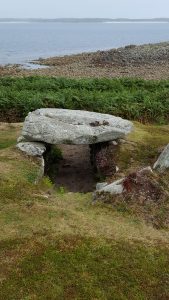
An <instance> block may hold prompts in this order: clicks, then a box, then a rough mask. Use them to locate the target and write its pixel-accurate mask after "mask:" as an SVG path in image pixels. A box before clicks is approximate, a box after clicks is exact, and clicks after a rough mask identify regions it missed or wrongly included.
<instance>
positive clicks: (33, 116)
mask: <svg viewBox="0 0 169 300" xmlns="http://www.w3.org/2000/svg"><path fill="white" fill-rule="evenodd" d="M132 129H133V124H132V122H130V121H127V120H124V119H122V118H119V117H115V116H112V115H107V114H101V113H95V112H88V111H80V110H67V109H55V108H49V109H48V108H46V109H45V108H44V109H38V110H36V111H34V112H31V113H29V114H28V116H27V117H26V119H25V122H24V125H23V130H22V136H23V137H24V138H25V139H26V140H27V141H41V142H45V143H48V144H95V143H98V142H105V141H113V140H116V139H118V138H123V137H124V136H125V135H127V134H128V133H130V132H131V131H132Z"/></svg>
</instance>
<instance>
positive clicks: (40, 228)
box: [0, 122, 169, 300]
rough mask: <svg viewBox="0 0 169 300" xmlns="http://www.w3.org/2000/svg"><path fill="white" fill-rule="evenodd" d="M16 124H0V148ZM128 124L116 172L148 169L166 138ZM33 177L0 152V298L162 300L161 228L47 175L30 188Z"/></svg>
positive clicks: (10, 151) (165, 258)
mask: <svg viewBox="0 0 169 300" xmlns="http://www.w3.org/2000/svg"><path fill="white" fill-rule="evenodd" d="M21 127H22V126H21V124H3V123H1V124H0V144H1V143H2V142H3V143H4V141H6V142H7V141H9V144H10V145H12V143H13V141H14V140H15V139H16V138H17V136H19V134H20V129H21ZM135 127H136V130H135V132H133V133H132V134H130V135H129V136H128V140H127V142H126V143H124V144H122V147H121V148H120V149H119V155H118V156H117V164H118V166H119V167H120V171H123V172H124V173H128V172H130V171H131V170H133V169H138V168H140V167H143V166H144V164H146V165H147V163H148V162H149V163H150V164H151V165H152V164H153V163H154V161H155V160H156V157H157V156H158V149H159V147H161V146H164V145H165V144H166V143H167V141H168V133H169V126H168V125H167V126H166V125H165V126H157V125H156V126H155V125H146V126H145V125H142V124H139V123H137V122H136V123H135ZM150 144H151V147H150V149H149V150H147V148H148V147H149V146H150ZM55 153H56V154H57V155H58V154H59V153H58V152H55ZM37 174H38V162H37V161H36V159H31V158H28V157H26V156H25V155H23V154H22V153H20V152H19V151H18V150H16V149H15V148H14V147H13V146H10V147H8V145H7V144H6V146H5V147H3V149H0V228H1V230H0V300H1V299H2V300H46V299H49V300H55V299H56V300H60V299H61V300H62V299H63V300H69V299H70V300H72V299H74V300H75V299H76V300H94V299H95V300H128V299H131V300H167V299H169V288H168V287H169V277H168V275H169V232H168V228H165V230H164V229H161V228H159V229H158V230H157V229H156V228H154V227H153V226H152V225H151V224H149V225H148V224H147V223H146V222H145V220H144V219H143V218H142V217H141V216H138V215H137V214H132V213H126V212H125V211H124V209H123V208H122V207H121V209H118V210H117V209H115V208H113V207H112V205H105V204H103V203H97V204H95V205H92V195H91V194H90V193H89V194H79V193H69V192H68V191H65V190H63V189H62V188H61V189H60V190H56V189H54V187H53V185H52V183H51V181H50V180H49V179H48V178H44V179H43V180H42V181H40V182H39V183H38V184H36V185H35V184H34V180H35V178H36V176H37ZM120 176H122V175H120ZM168 179H169V177H168V173H167V174H166V175H164V176H163V175H161V184H164V182H166V184H167V183H168ZM167 188H168V184H167ZM159 213H160V214H162V217H163V212H161V211H159Z"/></svg>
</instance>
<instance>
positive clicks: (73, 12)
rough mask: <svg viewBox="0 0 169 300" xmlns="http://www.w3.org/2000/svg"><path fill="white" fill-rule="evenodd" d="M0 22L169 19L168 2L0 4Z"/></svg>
mask: <svg viewBox="0 0 169 300" xmlns="http://www.w3.org/2000/svg"><path fill="white" fill-rule="evenodd" d="M0 2H1V3H0V18H17V17H18V18H29V17H31V18H36V17H37V18H67V17H70V18H72V17H75V18H83V17H88V18H92V17H93V18H119V17H125V18H154V17H169V0H1V1H0Z"/></svg>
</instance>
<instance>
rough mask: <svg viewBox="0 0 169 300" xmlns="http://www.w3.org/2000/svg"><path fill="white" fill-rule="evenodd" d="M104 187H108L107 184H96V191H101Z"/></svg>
mask: <svg viewBox="0 0 169 300" xmlns="http://www.w3.org/2000/svg"><path fill="white" fill-rule="evenodd" d="M106 185H108V183H107V182H99V183H97V184H96V191H99V190H101V189H102V188H104V187H105V186H106Z"/></svg>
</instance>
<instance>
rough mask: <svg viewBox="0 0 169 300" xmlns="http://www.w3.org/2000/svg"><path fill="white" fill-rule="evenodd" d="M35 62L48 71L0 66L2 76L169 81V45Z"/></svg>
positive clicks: (107, 51)
mask: <svg viewBox="0 0 169 300" xmlns="http://www.w3.org/2000/svg"><path fill="white" fill-rule="evenodd" d="M32 63H35V64H39V65H40V66H42V67H43V66H48V68H41V69H34V70H31V69H22V68H21V65H8V66H0V76H32V75H41V76H55V77H71V78H83V77H88V78H94V77H96V78H101V77H107V78H115V77H116V78H122V77H130V78H131V77H136V78H143V79H148V80H150V79H153V80H160V79H169V42H163V43H157V44H146V45H139V46H135V45H128V46H125V47H120V48H118V49H115V48H114V49H110V50H103V51H97V52H84V53H81V54H73V55H65V56H56V57H49V58H45V59H39V60H35V61H33V62H32Z"/></svg>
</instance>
